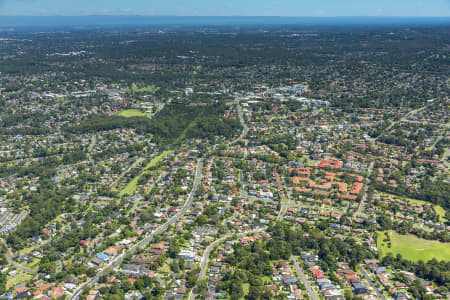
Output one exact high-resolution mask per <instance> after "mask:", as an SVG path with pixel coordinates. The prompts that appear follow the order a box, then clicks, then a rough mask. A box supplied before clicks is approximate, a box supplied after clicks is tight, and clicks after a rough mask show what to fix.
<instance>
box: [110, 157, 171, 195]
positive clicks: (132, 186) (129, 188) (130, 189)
mask: <svg viewBox="0 0 450 300" xmlns="http://www.w3.org/2000/svg"><path fill="white" fill-rule="evenodd" d="M170 153H172V151H169V150H167V151H164V152H163V153H161V154H160V155H158V156H156V157H154V158H153V159H152V160H151V161H150V162H149V163H148V164H147V165H146V166H145V167H144V169H143V170H142V172H141V174H139V175H138V176H136V177H135V178H133V180H131V181H130V182H129V183H128V184H127V185H126V186H125V188H124V189H123V190H122V191H120V194H119V195H120V196H123V195H125V194H128V195H134V193H136V189H137V185H138V182H139V178H141V176H142V174H144V173H145V172H146V171H147V170H148V169H149V168H151V167H154V166H156V165H157V164H158V163H160V162H161V161H162V160H163V159H165V158H166V157H167V155H169V154H170Z"/></svg>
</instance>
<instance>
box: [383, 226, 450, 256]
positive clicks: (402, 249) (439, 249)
mask: <svg viewBox="0 0 450 300" xmlns="http://www.w3.org/2000/svg"><path fill="white" fill-rule="evenodd" d="M389 235H390V237H391V248H388V245H387V244H388V242H383V239H384V238H385V235H384V231H379V232H378V240H377V246H378V249H379V250H381V252H382V254H383V255H386V254H387V253H389V252H391V253H392V254H394V255H397V254H398V253H400V254H401V255H402V256H403V258H406V259H408V260H412V261H418V260H423V261H428V260H430V259H432V258H436V259H437V260H446V261H448V260H450V243H441V242H438V241H429V240H425V239H420V238H418V237H416V236H415V235H411V234H408V235H400V234H398V233H396V232H393V231H389Z"/></svg>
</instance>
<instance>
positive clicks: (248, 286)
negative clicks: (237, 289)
mask: <svg viewBox="0 0 450 300" xmlns="http://www.w3.org/2000/svg"><path fill="white" fill-rule="evenodd" d="M249 289H250V284H249V283H244V284H243V285H242V290H243V291H244V296H247V295H248V292H249Z"/></svg>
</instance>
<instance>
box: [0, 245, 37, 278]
mask: <svg viewBox="0 0 450 300" xmlns="http://www.w3.org/2000/svg"><path fill="white" fill-rule="evenodd" d="M1 243H2V244H3V245H4V246H5V248H6V252H5V254H6V260H7V261H8V263H9V264H10V265H12V266H14V267H15V268H16V269H18V270H21V271H23V272H25V273H28V274H31V275H36V274H37V272H36V271H33V270H31V269H30V268H27V267H24V266H22V265H20V264H18V263H16V262H15V261H14V259H13V258H12V255H11V251H10V250H9V248H8V246H7V245H6V243H5V241H4V240H3V239H2V240H1Z"/></svg>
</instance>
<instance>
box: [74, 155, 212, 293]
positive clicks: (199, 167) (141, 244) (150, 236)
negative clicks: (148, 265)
mask: <svg viewBox="0 0 450 300" xmlns="http://www.w3.org/2000/svg"><path fill="white" fill-rule="evenodd" d="M202 170H203V158H201V159H199V161H198V164H197V170H196V173H195V180H194V185H193V186H192V190H191V192H190V193H189V196H188V199H187V200H186V202H185V204H184V206H183V208H182V209H181V210H180V211H179V212H178V213H177V214H176V215H174V216H173V217H172V218H170V219H169V221H167V222H166V223H164V224H163V225H161V226H159V227H158V228H157V229H156V230H155V231H152V232H151V233H149V234H147V235H146V236H145V237H144V239H143V240H141V241H140V242H138V243H137V244H135V245H134V246H132V247H131V248H130V249H128V250H126V251H125V252H123V253H122V254H120V255H118V256H117V257H115V258H113V259H112V260H111V261H110V262H109V263H108V264H107V265H106V266H105V267H103V268H102V269H101V270H100V271H99V272H97V274H96V275H95V276H94V277H92V278H91V279H90V280H89V281H86V282H85V283H83V284H81V285H80V286H78V288H77V289H76V290H75V292H74V293H73V295H72V297H70V299H71V300H75V299H79V297H80V295H81V293H82V292H83V288H84V287H90V286H92V285H94V284H95V283H97V282H98V280H99V279H100V277H101V276H103V274H105V272H106V271H107V270H108V269H114V268H116V267H118V266H119V265H120V264H121V263H122V261H123V260H124V258H125V257H127V256H128V255H131V254H134V253H135V252H136V250H137V249H138V248H144V247H146V246H147V245H148V243H150V242H151V241H152V240H153V238H154V237H155V236H156V235H159V234H161V233H163V232H164V231H166V230H167V228H169V226H170V225H173V224H175V223H176V222H177V221H178V220H179V219H180V218H181V217H182V216H183V215H184V214H185V213H186V212H187V211H188V210H189V209H190V208H191V206H192V202H193V201H194V196H195V193H196V192H197V188H198V185H199V184H200V180H201V177H202Z"/></svg>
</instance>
